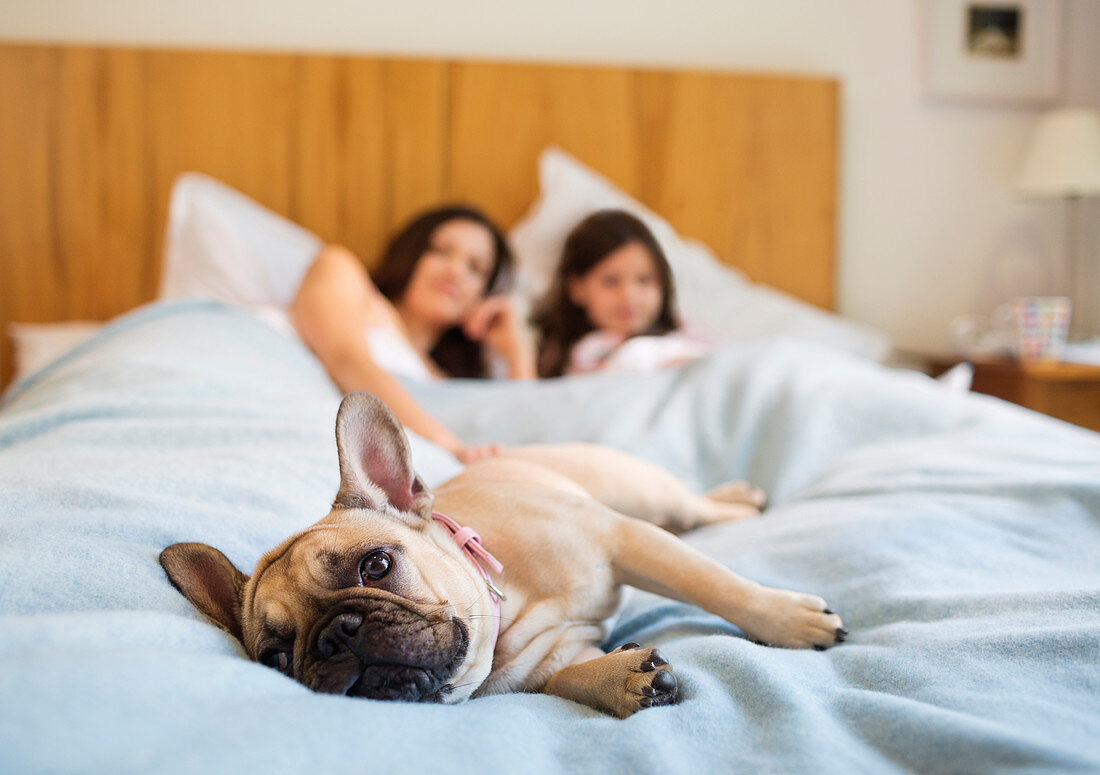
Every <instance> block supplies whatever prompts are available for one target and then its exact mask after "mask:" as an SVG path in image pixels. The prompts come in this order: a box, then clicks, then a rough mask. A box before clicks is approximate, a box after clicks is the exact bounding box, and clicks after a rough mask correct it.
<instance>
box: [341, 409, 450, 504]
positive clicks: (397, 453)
mask: <svg viewBox="0 0 1100 775" xmlns="http://www.w3.org/2000/svg"><path fill="white" fill-rule="evenodd" d="M336 449H337V452H338V453H339V455H340V491H339V492H337V493H336V500H335V502H334V503H333V504H332V505H333V506H334V507H342V508H346V509H373V510H374V511H383V512H391V513H392V512H394V511H396V512H398V514H397V515H396V516H402V515H404V516H405V517H406V518H407V516H408V515H410V514H411V515H415V516H416V517H419V518H420V519H425V520H427V519H431V516H432V501H433V498H432V494H431V492H430V491H429V490H428V488H427V487H426V486H424V482H423V481H422V480H421V479H420V477H419V476H417V475H416V471H414V470H413V467H412V453H411V452H410V450H409V440H408V439H407V438H406V437H405V429H404V428H402V427H401V423H399V422H398V421H397V418H396V417H395V416H394V414H393V412H391V411H390V409H389V407H387V406H386V405H385V404H384V403H382V402H381V401H379V400H378V399H377V398H375V397H374V396H372V395H371V394H370V393H349V394H348V395H346V396H344V400H343V401H342V402H341V403H340V411H339V412H338V413H337V415H336Z"/></svg>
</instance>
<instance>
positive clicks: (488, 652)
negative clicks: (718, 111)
mask: <svg viewBox="0 0 1100 775" xmlns="http://www.w3.org/2000/svg"><path fill="white" fill-rule="evenodd" d="M379 406H381V405H380V404H379ZM369 408H370V411H371V412H374V414H371V415H370V417H369V418H368V419H369V420H370V422H372V423H376V424H377V423H384V422H386V421H388V420H387V419H386V417H384V416H382V415H379V414H378V413H377V412H378V410H377V408H376V407H374V405H373V404H371V405H370V407H369ZM383 409H384V407H383ZM341 411H342V412H343V411H344V410H343V409H342V410H341ZM362 411H366V410H362ZM380 417H381V419H380ZM393 425H394V426H395V427H399V426H396V421H393ZM402 440H403V436H402ZM353 446H354V444H352V443H351V442H347V441H345V442H344V444H343V445H342V447H347V448H352V447H353ZM406 455H407V448H406ZM410 470H411V469H410ZM348 486H351V485H349V483H348V482H347V481H345V482H344V483H343V484H342V491H343V488H345V487H348ZM383 489H385V487H383ZM391 489H392V488H391ZM402 492H403V491H402ZM718 495H719V496H720V497H722V500H717V499H712V498H707V497H704V496H698V495H693V494H692V493H690V492H688V491H687V490H686V488H684V486H683V485H682V484H681V483H680V482H679V481H678V480H677V479H675V477H673V476H671V475H670V474H668V473H667V472H665V471H663V470H661V469H659V468H656V467H655V466H652V465H651V464H649V463H645V462H643V461H641V460H638V459H636V458H634V457H632V456H629V455H626V454H624V453H622V452H617V451H614V450H609V449H605V448H602V447H596V446H592V445H581V444H569V445H556V446H537V447H522V448H517V449H514V450H511V451H509V452H506V453H505V454H503V455H500V456H499V457H494V458H490V459H486V460H482V461H479V462H477V463H475V464H473V465H471V466H469V467H468V468H467V469H466V470H465V471H464V472H463V473H461V474H460V475H459V476H457V477H455V478H454V479H452V480H450V481H448V482H447V483H445V484H443V485H442V486H440V487H439V488H438V489H437V490H436V491H435V493H434V496H435V501H434V510H436V511H439V512H442V513H445V514H447V515H448V516H450V517H451V518H453V519H455V520H456V521H458V522H459V523H460V524H462V525H468V526H470V527H472V528H474V529H475V530H476V531H477V532H478V533H479V534H480V535H481V537H482V543H483V545H484V546H485V547H486V548H487V549H488V550H489V551H490V552H492V553H493V554H494V555H495V556H496V557H497V558H498V559H499V560H500V561H501V562H502V563H503V565H504V572H503V574H501V575H500V576H499V577H496V578H494V583H496V584H497V586H498V587H500V588H501V589H502V591H503V592H504V594H505V595H506V600H504V601H503V602H502V604H501V610H500V616H501V618H500V634H499V637H498V639H497V641H496V643H495V644H494V643H493V642H492V633H493V619H492V603H491V599H490V596H489V593H488V589H487V587H486V584H485V582H484V580H483V579H482V578H481V577H480V576H479V575H478V573H477V571H476V569H475V567H474V565H473V563H472V562H471V561H470V560H469V559H468V558H467V557H466V556H465V555H464V554H463V553H462V552H461V551H460V549H459V548H458V546H457V545H456V544H455V542H454V541H453V540H452V538H451V536H450V534H449V533H448V531H447V530H446V529H444V528H443V527H441V526H440V525H438V524H436V523H435V522H433V521H431V520H430V518H428V517H430V512H431V510H432V508H433V507H432V505H431V503H430V499H429V500H428V501H427V506H423V504H421V508H420V511H419V512H417V513H416V514H413V513H410V512H405V513H402V514H401V515H400V518H397V515H395V514H392V513H388V512H392V511H393V509H392V507H388V506H386V505H383V506H382V507H381V508H379V509H364V508H352V509H348V508H341V507H336V508H334V509H333V510H332V512H330V513H329V514H328V515H327V516H326V517H325V518H324V519H322V520H321V521H320V522H318V523H317V524H316V525H314V526H313V527H311V528H308V529H307V530H305V531H303V532H302V533H299V534H297V535H296V536H292V537H291V538H289V539H287V541H285V542H284V543H283V544H281V545H280V546H279V547H277V548H276V549H274V550H272V551H271V552H268V553H267V554H265V555H264V556H263V557H262V558H261V559H260V561H259V563H258V564H257V567H256V570H255V572H254V573H253V575H252V576H251V578H248V579H247V580H246V581H244V583H243V588H241V589H239V590H238V592H237V594H238V600H239V607H238V608H237V610H236V612H235V616H236V619H235V620H234V619H233V616H232V615H226V614H224V613H221V614H220V613H219V609H218V607H217V605H212V604H211V602H210V601H211V600H214V601H217V600H218V599H219V598H218V595H217V594H212V593H210V591H209V589H208V587H207V586H204V585H202V584H200V585H198V587H196V586H195V583H194V580H193V578H192V576H193V575H195V574H194V572H193V570H192V561H191V560H188V562H184V560H183V559H181V558H180V557H179V556H178V555H179V552H173V550H174V549H175V547H169V549H167V550H165V555H164V557H162V563H163V564H164V565H165V568H166V569H167V570H168V572H169V575H170V576H171V577H172V579H173V581H174V582H175V583H176V584H177V586H178V587H180V589H181V591H183V592H184V594H185V595H187V596H188V598H189V599H191V600H192V602H193V603H195V605H196V606H198V607H199V608H200V610H203V612H204V613H206V614H207V615H208V616H210V617H211V618H212V619H214V620H215V621H216V622H218V623H219V624H220V625H221V626H223V627H225V628H226V629H228V630H230V631H231V632H233V631H234V626H236V627H237V631H238V632H239V637H240V638H241V640H242V642H243V643H244V645H245V648H246V649H247V650H248V653H249V655H250V656H251V657H253V658H254V659H255V658H259V657H260V656H261V655H262V649H263V648H264V643H263V639H264V631H263V629H262V628H263V625H264V623H265V622H266V623H267V624H268V625H269V626H272V625H273V626H275V627H276V628H277V629H281V630H286V631H293V632H294V633H296V635H297V637H296V639H295V644H294V651H293V654H294V658H293V670H292V672H293V673H294V675H295V677H296V678H298V679H299V680H303V682H305V683H307V685H310V684H309V679H310V676H311V675H312V673H310V670H312V669H314V667H311V659H309V658H307V657H308V656H309V654H308V653H307V652H308V651H309V649H310V648H312V645H311V644H310V643H309V642H307V637H306V635H307V633H310V632H311V631H312V630H313V629H314V628H315V625H316V622H317V621H318V620H319V619H320V618H322V617H323V616H324V612H325V610H326V607H330V606H335V605H337V604H339V603H341V601H347V600H349V599H350V600H352V602H355V596H360V597H362V596H365V595H373V596H374V597H376V598H379V599H385V600H393V601H396V602H400V604H401V605H402V606H406V607H407V608H409V609H410V610H412V611H414V614H415V616H418V617H420V618H419V619H416V621H417V622H419V624H418V625H417V632H418V633H419V635H418V637H420V638H421V639H422V640H423V639H427V640H428V642H430V643H432V642H434V640H432V639H434V638H438V639H439V640H440V642H441V643H449V641H448V640H447V638H448V637H449V636H448V634H447V633H448V632H450V631H449V630H448V629H447V627H448V623H449V622H452V621H453V620H454V619H455V618H457V619H460V620H461V621H462V622H463V623H464V625H465V626H466V627H468V631H469V649H468V651H467V652H466V655H465V658H464V659H463V661H462V664H461V665H460V666H459V668H458V669H457V670H456V671H455V673H454V675H453V676H452V677H451V678H450V682H449V686H450V687H453V688H450V689H449V692H450V693H449V694H448V695H447V696H446V697H444V698H443V701H446V702H455V701H459V700H462V699H465V698H467V697H470V696H475V695H484V694H492V693H499V692H512V691H547V692H550V693H553V694H557V695H559V696H563V697H568V698H570V699H574V700H577V701H580V702H584V703H586V704H588V705H591V706H593V707H596V708H598V709H600V710H602V711H604V712H607V713H612V714H614V715H619V716H625V715H629V714H630V713H632V712H634V711H636V710H638V709H640V708H642V707H648V706H649V705H653V704H665V703H666V702H668V701H672V700H674V699H675V689H674V688H673V689H672V690H670V691H666V692H656V696H654V689H653V688H652V687H653V686H662V685H667V684H669V683H670V682H671V683H672V684H673V686H674V683H675V682H674V681H673V680H672V679H671V678H670V677H662V678H661V679H660V680H657V681H656V683H655V682H654V681H655V676H656V675H657V674H658V673H664V672H667V673H669V676H671V667H670V666H668V665H667V664H659V665H657V666H655V667H654V666H653V659H651V658H649V655H650V654H651V650H646V649H641V648H636V649H635V648H632V649H630V650H628V651H618V652H615V653H613V654H611V655H604V654H603V653H602V652H600V651H599V649H598V648H596V647H597V646H598V645H599V643H600V642H602V640H603V638H604V636H605V631H604V628H603V626H602V622H603V621H604V620H605V619H607V618H608V617H609V616H610V615H612V614H613V613H614V611H615V609H616V607H617V605H618V602H619V589H620V587H621V585H623V584H630V585H633V586H635V587H638V588H641V589H644V590H647V591H650V592H655V593H657V594H660V595H664V596H667V597H670V598H673V599H676V600H680V601H684V602H688V603H693V604H695V605H698V606H700V607H701V608H703V609H705V610H707V611H710V612H712V613H715V614H717V615H719V616H721V617H723V618H725V619H726V620H728V621H730V622H732V623H733V624H735V625H737V626H738V627H739V628H741V629H742V630H743V631H744V632H745V634H746V635H747V636H748V637H749V638H751V639H753V640H756V641H760V642H763V643H767V644H770V645H776V646H784V647H789V648H808V647H811V646H816V647H818V648H823V647H827V646H831V645H833V644H834V643H836V642H837V641H838V639H839V640H842V639H843V634H844V631H843V629H842V625H841V621H840V618H839V617H838V616H836V615H835V614H833V613H832V612H827V611H826V608H825V602H824V601H823V600H822V599H821V598H819V597H816V596H813V595H806V594H801V593H796V592H788V591H785V590H779V589H771V588H768V587H763V586H761V585H759V584H756V583H754V582H751V581H748V580H746V579H743V578H741V577H740V576H737V575H736V574H734V573H733V572H731V571H730V570H729V569H727V568H725V567H724V566H722V565H721V564H719V563H717V562H715V561H713V560H711V559H710V558H708V557H707V556H705V555H703V554H702V553H700V552H699V551H697V550H695V549H693V548H691V547H690V546H688V545H687V544H685V543H683V542H682V541H680V540H679V539H677V538H676V537H675V536H673V535H672V534H671V533H669V532H668V531H667V530H665V529H662V528H661V527H658V525H664V526H666V527H668V528H672V529H676V530H685V529H690V528H693V527H698V526H702V525H706V524H711V523H714V522H719V521H725V520H730V519H738V518H742V517H745V516H749V515H751V514H755V513H756V506H755V505H754V504H755V503H758V502H760V501H761V500H762V494H761V493H760V492H759V491H758V490H756V489H755V488H752V487H751V486H747V485H737V486H733V487H727V488H725V490H723V492H721V493H719V494H718ZM420 497H421V498H423V497H424V496H420ZM731 501H732V502H731ZM417 503H421V502H420V501H417ZM639 517H640V519H639ZM177 546H181V545H177ZM186 546H187V547H188V550H187V551H188V557H191V556H192V554H193V553H195V552H197V551H199V550H197V549H196V548H195V547H199V546H201V545H195V544H189V545H186ZM379 546H384V547H391V546H393V547H396V546H399V547H401V550H400V555H399V557H400V561H399V563H398V565H399V567H397V568H396V569H395V570H394V571H392V574H393V577H392V578H390V577H387V579H386V585H385V589H376V590H363V589H359V588H354V585H352V588H351V589H346V588H345V587H344V586H341V585H342V584H344V583H345V582H347V583H349V584H350V583H351V581H352V580H353V579H350V578H349V577H348V576H349V575H350V574H352V573H353V572H354V571H353V570H352V569H350V568H349V567H345V566H348V565H349V564H354V563H355V562H356V561H357V558H359V557H360V556H361V555H363V554H365V553H367V552H369V551H371V550H372V549H374V548H376V547H379ZM206 549H209V547H206ZM209 551H210V552H211V553H214V554H216V555H217V556H219V557H220V553H218V552H216V550H213V549H209ZM336 556H339V557H341V558H343V559H341V560H339V561H334V560H333V558H334V557H336ZM222 559H224V558H222ZM225 562H226V563H228V560H226V561H225ZM231 567H232V566H230V568H231ZM334 569H335V570H334ZM226 572H227V574H229V577H231V578H236V577H233V576H232V573H233V572H235V569H233V571H228V570H227V571H226ZM237 573H238V574H239V572H237ZM341 574H344V575H343V576H341ZM200 575H201V574H200ZM239 578H241V579H243V575H239ZM188 585H190V588H187V587H188ZM224 597H225V595H222V598H224ZM223 607H224V606H223ZM212 609H213V610H212ZM414 614H410V615H414ZM437 630H438V634H437ZM425 633H427V634H425ZM313 661H315V660H313ZM640 666H641V667H640ZM647 687H648V688H647ZM315 688H317V687H316V686H315Z"/></svg>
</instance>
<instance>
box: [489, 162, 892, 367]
mask: <svg viewBox="0 0 1100 775" xmlns="http://www.w3.org/2000/svg"><path fill="white" fill-rule="evenodd" d="M611 208H613V209H620V210H627V211H628V212H630V213H633V214H634V215H636V216H637V217H639V218H641V219H642V221H643V222H645V224H646V226H648V227H649V229H650V231H652V232H653V236H654V237H656V238H657V241H658V242H660V244H661V248H662V249H663V250H664V251H665V255H666V256H667V258H668V262H669V264H670V265H671V267H672V274H673V278H674V281H675V283H676V296H677V306H678V307H679V309H680V312H681V314H682V316H683V317H684V318H685V321H686V322H687V323H689V324H690V325H691V327H692V328H694V329H697V330H699V331H700V333H702V334H703V335H705V336H707V337H709V338H710V339H712V340H714V341H716V342H735V341H743V340H745V339H752V338H756V337H765V336H792V337H797V338H800V339H806V340H809V341H813V342H817V343H819V344H825V345H829V346H831V347H834V348H837V349H840V350H844V351H846V352H850V353H854V354H856V355H860V356H864V357H868V358H872V359H874V360H881V359H882V358H884V357H885V356H886V354H887V352H888V351H889V349H890V340H889V337H888V336H887V335H886V334H885V333H884V332H881V331H878V330H876V329H873V328H870V327H868V326H864V325H861V324H859V323H855V322H853V321H849V320H845V319H844V318H841V317H840V316H838V315H834V314H831V313H828V312H825V311H823V310H820V309H818V308H817V307H814V306H811V305H810V304H807V303H805V302H803V301H800V300H798V299H796V298H794V297H793V296H789V295H787V294H785V293H782V292H781V291H778V290H775V289H772V288H769V287H767V286H764V285H756V284H753V283H751V282H749V281H748V280H747V279H746V278H745V276H744V275H742V274H741V273H740V272H738V271H737V270H736V269H734V268H732V267H730V266H728V265H726V264H723V263H721V262H720V261H718V260H717V259H716V258H715V257H714V255H713V254H712V253H711V252H710V250H709V249H708V248H707V247H706V246H705V245H703V244H702V243H700V242H696V241H694V240H686V239H683V238H682V237H680V236H679V235H678V234H677V233H676V231H675V229H673V228H672V226H671V225H670V224H669V223H668V222H667V221H665V220H664V219H663V218H661V217H660V216H658V215H656V214H655V213H653V212H651V211H649V210H647V209H646V208H645V206H644V205H642V204H641V203H640V202H638V201H637V200H635V199H632V198H631V197H629V196H627V195H626V194H625V193H623V192H622V191H620V190H619V189H617V188H616V187H615V186H614V184H612V183H611V182H610V181H608V180H607V179H606V178H604V177H602V176H601V175H599V174H598V173H596V172H594V171H593V170H591V169H589V168H588V167H585V166H584V165H583V164H582V163H581V162H579V161H577V160H576V159H574V158H573V157H572V156H570V155H568V154H567V153H565V152H564V151H562V150H560V149H558V148H547V149H546V150H544V151H543V152H542V154H541V156H540V157H539V197H538V199H537V200H536V201H535V203H534V204H533V205H532V206H531V209H530V210H528V212H527V214H526V215H524V216H523V218H522V219H520V221H519V222H518V223H517V224H516V225H515V226H514V227H513V228H512V230H511V232H510V233H509V235H508V236H509V241H510V243H511V245H512V249H513V250H514V252H515V255H516V262H517V280H518V282H519V283H520V286H521V290H522V292H523V293H525V294H526V295H528V296H529V297H530V298H533V299H538V298H541V297H542V295H543V294H544V293H545V292H546V290H547V288H548V287H549V284H550V281H551V279H552V277H553V274H554V270H555V268H556V267H557V264H558V261H559V259H560V257H561V250H562V246H563V245H564V244H565V238H566V236H567V235H568V233H569V231H570V230H571V229H572V228H573V227H574V226H575V225H576V224H577V223H579V222H580V221H581V220H582V219H583V218H585V217H586V216H587V215H589V214H591V213H593V212H595V211H597V210H604V209H611Z"/></svg>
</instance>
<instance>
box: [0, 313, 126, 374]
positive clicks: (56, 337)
mask: <svg viewBox="0 0 1100 775" xmlns="http://www.w3.org/2000/svg"><path fill="white" fill-rule="evenodd" d="M103 326H104V324H103V323H96V322H94V321H90V320H73V321H69V322H65V323H8V335H9V336H11V339H12V345H13V349H14V351H15V357H14V361H15V379H22V378H23V377H25V376H27V375H28V374H30V373H32V372H35V371H38V370H39V369H40V368H42V367H43V366H45V365H46V364H48V363H52V362H53V361H55V360H57V359H58V358H60V357H61V356H62V355H64V354H65V353H67V352H68V351H69V350H71V349H72V348H74V347H76V346H77V345H78V344H80V343H81V342H83V341H84V340H85V339H88V338H89V337H91V336H92V335H93V334H94V333H95V332H96V331H98V330H99V329H101V328H102V327H103Z"/></svg>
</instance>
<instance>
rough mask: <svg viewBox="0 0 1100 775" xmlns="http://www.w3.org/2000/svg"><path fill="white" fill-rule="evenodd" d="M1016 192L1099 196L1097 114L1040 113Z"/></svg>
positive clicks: (1099, 121)
mask: <svg viewBox="0 0 1100 775" xmlns="http://www.w3.org/2000/svg"><path fill="white" fill-rule="evenodd" d="M1016 190H1017V191H1019V192H1020V193H1021V194H1025V195H1028V196H1040V197H1074V196H1094V195H1097V194H1100V112H1097V111H1095V110H1086V109H1082V108H1067V109H1063V110H1052V111H1050V112H1049V113H1045V114H1043V116H1042V117H1041V118H1040V119H1039V127H1038V129H1037V130H1036V131H1035V136H1034V137H1033V138H1032V140H1031V145H1029V146H1028V150H1027V155H1026V156H1025V157H1024V163H1023V166H1022V167H1021V169H1020V175H1019V177H1018V178H1017V179H1016Z"/></svg>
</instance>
